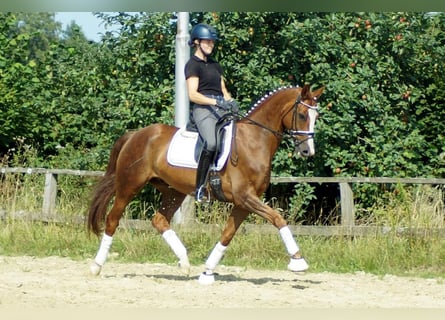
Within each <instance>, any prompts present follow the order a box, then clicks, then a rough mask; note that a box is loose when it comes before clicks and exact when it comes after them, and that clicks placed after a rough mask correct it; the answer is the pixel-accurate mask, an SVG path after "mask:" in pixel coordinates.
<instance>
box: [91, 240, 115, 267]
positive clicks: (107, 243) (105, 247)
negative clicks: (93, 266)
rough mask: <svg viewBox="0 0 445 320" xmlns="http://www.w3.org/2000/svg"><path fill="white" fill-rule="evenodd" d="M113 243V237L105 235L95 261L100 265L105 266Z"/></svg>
mask: <svg viewBox="0 0 445 320" xmlns="http://www.w3.org/2000/svg"><path fill="white" fill-rule="evenodd" d="M112 243H113V237H110V236H109V235H107V234H105V233H104V235H103V236H102V241H101V242H100V247H99V250H98V251H97V255H96V258H94V261H95V262H96V263H97V264H98V265H99V266H103V265H104V263H105V261H106V260H107V257H108V252H109V251H110V248H111V244H112Z"/></svg>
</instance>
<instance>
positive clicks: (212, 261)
mask: <svg viewBox="0 0 445 320" xmlns="http://www.w3.org/2000/svg"><path fill="white" fill-rule="evenodd" d="M226 250H227V247H226V246H223V245H222V244H221V242H218V243H217V244H216V245H215V247H214V248H213V250H212V252H211V253H210V255H209V257H208V258H207V261H206V273H207V274H212V272H213V270H214V269H215V268H216V266H217V265H218V263H219V262H220V261H221V259H222V257H223V256H224V253H225V252H226Z"/></svg>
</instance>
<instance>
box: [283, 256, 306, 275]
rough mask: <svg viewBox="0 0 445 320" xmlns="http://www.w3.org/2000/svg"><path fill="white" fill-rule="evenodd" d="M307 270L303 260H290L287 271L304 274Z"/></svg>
mask: <svg viewBox="0 0 445 320" xmlns="http://www.w3.org/2000/svg"><path fill="white" fill-rule="evenodd" d="M308 268H309V265H308V264H307V262H306V260H304V258H298V259H293V258H291V259H290V262H289V264H288V265H287V269H288V270H290V271H293V272H304V271H306V270H307V269H308Z"/></svg>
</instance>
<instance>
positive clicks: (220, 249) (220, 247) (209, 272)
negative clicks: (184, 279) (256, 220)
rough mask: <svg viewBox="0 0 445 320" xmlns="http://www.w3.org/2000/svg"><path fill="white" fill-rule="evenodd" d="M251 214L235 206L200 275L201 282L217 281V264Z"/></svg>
mask: <svg viewBox="0 0 445 320" xmlns="http://www.w3.org/2000/svg"><path fill="white" fill-rule="evenodd" d="M248 214H249V211H246V210H244V209H241V208H239V207H234V208H233V210H232V213H231V214H230V216H229V218H228V220H227V223H226V226H225V228H224V230H223V233H222V235H221V239H220V241H219V242H218V243H217V244H216V245H215V247H214V248H213V250H212V252H211V253H210V255H209V256H208V258H207V260H206V263H205V268H206V269H205V271H204V272H203V273H202V274H201V275H200V276H199V283H201V284H212V283H213V282H215V276H214V274H213V271H214V270H215V268H216V266H217V265H218V264H219V262H220V261H221V259H222V258H223V257H224V254H225V252H226V250H227V247H228V245H229V243H230V241H232V238H233V237H234V236H235V233H236V231H237V230H238V228H239V226H240V225H241V223H242V222H243V221H244V219H245V218H246V217H247V215H248Z"/></svg>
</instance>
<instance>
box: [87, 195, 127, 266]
mask: <svg viewBox="0 0 445 320" xmlns="http://www.w3.org/2000/svg"><path fill="white" fill-rule="evenodd" d="M131 199H132V196H125V197H123V196H119V195H116V197H115V200H114V204H113V206H112V208H111V210H110V212H109V213H108V215H107V218H106V224H105V231H104V234H103V235H102V240H101V242H100V246H99V250H98V251H97V254H96V257H95V258H94V263H92V264H91V266H90V271H91V273H92V274H93V275H98V274H99V273H100V271H101V269H102V266H103V265H104V264H105V261H106V260H107V257H108V252H109V251H110V248H111V244H112V243H113V235H114V233H115V232H116V228H117V227H118V225H119V220H120V219H121V218H122V215H123V213H124V210H125V207H126V206H127V205H128V203H129V202H130V201H131Z"/></svg>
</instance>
